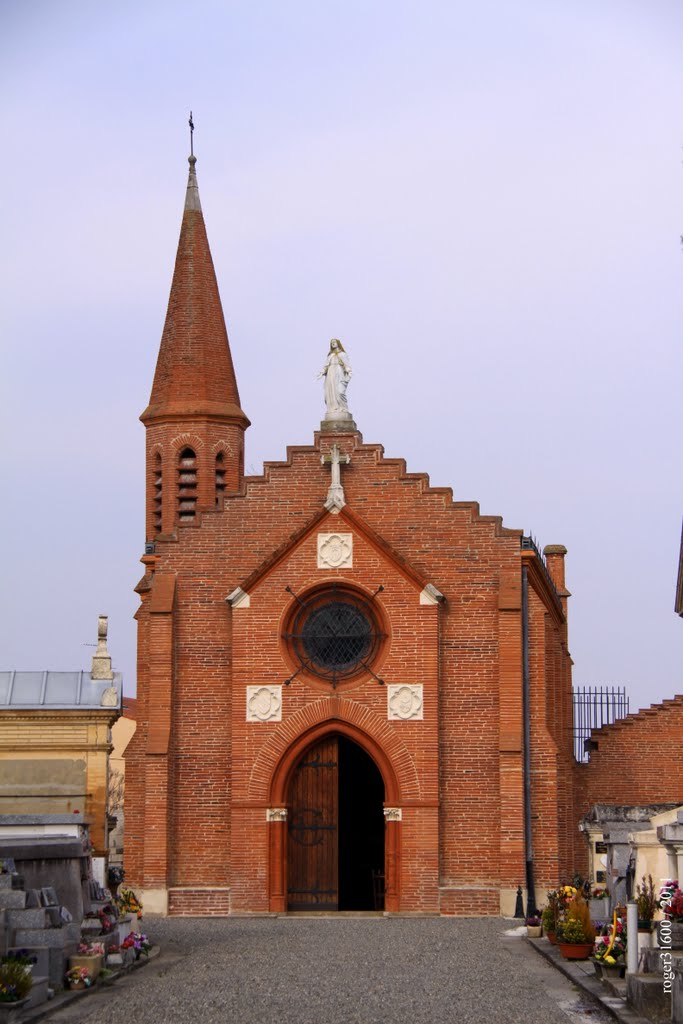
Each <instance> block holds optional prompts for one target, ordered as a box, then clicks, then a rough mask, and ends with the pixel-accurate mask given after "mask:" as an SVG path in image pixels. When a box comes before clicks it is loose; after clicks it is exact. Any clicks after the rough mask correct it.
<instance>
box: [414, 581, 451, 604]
mask: <svg viewBox="0 0 683 1024" xmlns="http://www.w3.org/2000/svg"><path fill="white" fill-rule="evenodd" d="M445 600H446V598H445V597H444V596H443V594H442V593H441V591H440V590H437V589H436V587H435V586H434V585H433V584H432V583H428V584H427V586H426V587H425V588H424V590H422V591H420V604H441V602H442V601H445Z"/></svg>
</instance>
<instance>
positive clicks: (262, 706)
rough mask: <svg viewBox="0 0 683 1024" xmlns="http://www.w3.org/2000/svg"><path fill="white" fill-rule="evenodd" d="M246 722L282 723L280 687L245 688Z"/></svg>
mask: <svg viewBox="0 0 683 1024" xmlns="http://www.w3.org/2000/svg"><path fill="white" fill-rule="evenodd" d="M247 721H248V722H281V721H282V687H281V686H248V687H247Z"/></svg>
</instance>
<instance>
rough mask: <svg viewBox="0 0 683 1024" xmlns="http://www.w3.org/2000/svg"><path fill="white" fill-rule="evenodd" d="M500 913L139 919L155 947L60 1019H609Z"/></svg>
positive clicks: (406, 1023)
mask: <svg viewBox="0 0 683 1024" xmlns="http://www.w3.org/2000/svg"><path fill="white" fill-rule="evenodd" d="M509 928H510V923H509V922H504V921H501V920H499V919H491V918H482V919H468V920H464V919H454V918H381V917H378V918H375V917H370V918H340V917H337V918H334V917H321V918H317V919H312V918H229V919H213V920H212V919H206V918H201V919H194V920H187V919H178V918H175V919H171V920H168V919H163V918H146V919H145V922H144V929H145V930H146V932H147V934H148V935H149V936H150V938H151V939H152V940H153V942H154V943H155V944H159V945H160V946H161V947H162V954H161V956H160V957H159V958H158V959H156V960H154V961H153V962H152V963H150V964H149V966H147V967H144V968H143V969H142V970H139V971H136V972H134V973H133V974H132V975H129V976H128V977H127V978H126V979H125V980H121V981H120V982H118V983H117V984H116V985H113V986H111V987H109V988H106V989H103V990H101V991H99V992H97V993H93V994H92V995H89V996H87V997H84V998H82V999H79V1000H77V1001H76V1002H75V1003H72V1004H71V1005H70V1006H68V1007H65V1008H64V1009H63V1010H61V1011H59V1012H57V1013H55V1014H53V1015H51V1016H50V1018H49V1020H50V1021H51V1022H54V1024H57V1022H62V1021H64V1022H67V1021H68V1022H69V1024H75V1022H80V1024H131V1022H133V1024H148V1022H157V1021H158V1022H162V1021H163V1022H169V1024H176V1022H178V1024H194V1022H195V1021H197V1022H200V1021H201V1022H206V1024H214V1022H219V1021H220V1022H226V1021H229V1022H231V1024H441V1022H454V1024H503V1022H504V1024H555V1022H557V1024H568V1022H570V1021H571V1022H573V1024H586V1022H590V1021H595V1022H602V1021H606V1020H611V1018H608V1017H605V1016H604V1015H603V1013H602V1012H601V1011H599V1010H598V1009H597V1008H596V1007H595V1006H593V1005H592V1004H591V1003H587V1002H586V999H585V997H583V996H580V995H579V994H578V993H577V991H576V990H575V989H574V988H573V986H572V985H571V984H570V983H569V982H568V981H567V980H566V979H565V978H564V977H563V976H562V975H561V974H559V972H558V971H556V970H555V969H554V968H553V967H552V966H550V965H549V964H547V963H546V962H545V961H544V960H543V959H542V958H541V957H539V956H538V954H537V953H535V952H534V950H533V949H531V948H530V947H529V945H528V943H526V942H525V941H524V940H523V939H521V938H520V937H518V936H506V935H505V934H504V933H505V931H506V929H509Z"/></svg>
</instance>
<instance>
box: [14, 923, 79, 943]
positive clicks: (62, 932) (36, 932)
mask: <svg viewBox="0 0 683 1024" xmlns="http://www.w3.org/2000/svg"><path fill="white" fill-rule="evenodd" d="M68 928H69V926H68V925H67V927H66V928H17V930H16V933H15V935H14V945H15V946H22V947H24V948H28V947H30V946H49V947H50V949H53V948H57V949H63V948H64V947H65V946H68V945H73V944H74V943H75V944H76V945H78V941H79V938H80V936H79V935H76V936H74V935H73V934H71V933H70V932H69V930H68Z"/></svg>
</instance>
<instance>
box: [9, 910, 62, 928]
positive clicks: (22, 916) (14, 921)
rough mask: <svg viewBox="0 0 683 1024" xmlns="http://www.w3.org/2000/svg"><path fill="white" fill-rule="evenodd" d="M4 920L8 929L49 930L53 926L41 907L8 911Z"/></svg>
mask: <svg viewBox="0 0 683 1024" xmlns="http://www.w3.org/2000/svg"><path fill="white" fill-rule="evenodd" d="M5 920H6V922H7V925H8V927H10V928H22V929H23V928H50V927H51V926H52V924H53V922H52V921H51V920H50V915H49V914H48V912H47V911H46V910H45V909H44V908H43V907H31V908H30V909H28V910H8V911H7V913H6V916H5Z"/></svg>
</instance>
